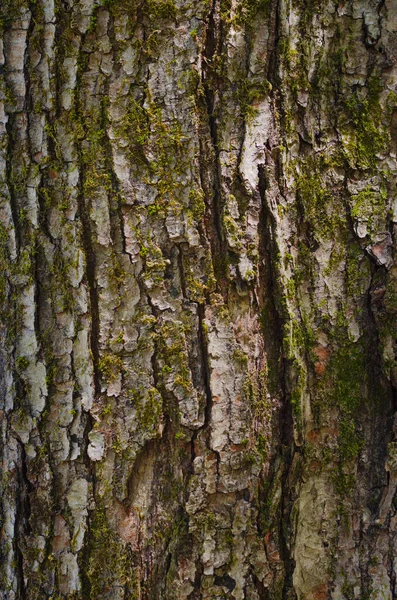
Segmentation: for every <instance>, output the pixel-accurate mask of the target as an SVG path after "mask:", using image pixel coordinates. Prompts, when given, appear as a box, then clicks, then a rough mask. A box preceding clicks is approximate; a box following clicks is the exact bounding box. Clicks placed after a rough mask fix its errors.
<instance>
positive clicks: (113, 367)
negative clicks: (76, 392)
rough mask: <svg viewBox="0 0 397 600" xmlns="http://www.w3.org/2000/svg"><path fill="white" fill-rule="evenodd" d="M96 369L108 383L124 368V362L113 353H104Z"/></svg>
mask: <svg viewBox="0 0 397 600" xmlns="http://www.w3.org/2000/svg"><path fill="white" fill-rule="evenodd" d="M98 369H99V371H100V373H101V374H102V375H103V377H104V378H105V380H106V381H107V382H108V383H111V382H112V381H114V380H115V379H117V377H118V376H119V374H120V373H121V372H122V371H123V369H124V364H123V361H122V359H121V357H120V356H116V355H115V354H105V355H104V356H102V358H100V359H99V361H98Z"/></svg>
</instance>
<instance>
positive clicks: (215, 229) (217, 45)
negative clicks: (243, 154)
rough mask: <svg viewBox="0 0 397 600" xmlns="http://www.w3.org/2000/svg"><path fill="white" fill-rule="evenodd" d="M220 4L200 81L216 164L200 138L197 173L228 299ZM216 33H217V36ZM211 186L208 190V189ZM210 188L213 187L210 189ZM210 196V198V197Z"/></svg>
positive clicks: (217, 272)
mask: <svg viewBox="0 0 397 600" xmlns="http://www.w3.org/2000/svg"><path fill="white" fill-rule="evenodd" d="M218 11H219V7H218V6H217V0H214V1H213V4H212V9H211V12H210V13H209V17H208V23H207V30H206V40H205V46H204V51H203V69H202V83H203V88H204V96H205V113H206V118H207V122H208V128H209V134H210V141H211V145H212V152H213V156H214V159H215V165H209V164H208V162H207V158H204V157H206V155H207V154H208V152H207V149H206V148H205V146H204V145H203V142H202V141H201V138H200V163H201V164H200V176H201V184H202V188H203V190H204V191H206V192H207V193H206V196H207V216H206V221H207V224H208V227H209V229H210V235H209V239H210V243H211V253H212V262H213V267H214V273H215V277H216V280H217V285H218V286H219V291H220V292H221V293H222V294H223V296H224V297H225V299H227V295H228V290H227V246H226V241H225V235H224V231H223V225H222V215H223V201H222V193H221V175H220V160H219V146H218V130H217V128H218V125H217V117H216V95H215V94H216V93H218V92H219V85H218V83H219V82H218V78H217V75H216V73H215V72H214V66H213V65H214V62H215V60H216V58H217V57H218V56H219V55H220V53H221V50H222V33H223V25H222V21H221V20H220V17H219V14H218ZM217 33H218V36H217ZM207 169H211V171H212V175H213V181H212V182H211V183H212V185H211V186H208V185H206V184H205V183H204V182H205V181H206V179H207V175H206V174H205V173H206V170H207ZM209 187H210V189H208V188H209ZM211 188H212V189H211ZM209 197H211V200H209Z"/></svg>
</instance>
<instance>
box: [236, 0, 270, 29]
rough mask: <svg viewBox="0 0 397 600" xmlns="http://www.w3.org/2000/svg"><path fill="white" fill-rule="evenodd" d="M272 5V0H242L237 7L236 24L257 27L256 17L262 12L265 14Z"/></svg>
mask: <svg viewBox="0 0 397 600" xmlns="http://www.w3.org/2000/svg"><path fill="white" fill-rule="evenodd" d="M269 6H270V0H240V2H239V3H238V4H237V8H236V19H235V21H236V24H237V25H245V26H248V27H255V17H256V16H257V15H258V13H260V12H262V13H264V14H265V15H266V14H267V11H268V9H269Z"/></svg>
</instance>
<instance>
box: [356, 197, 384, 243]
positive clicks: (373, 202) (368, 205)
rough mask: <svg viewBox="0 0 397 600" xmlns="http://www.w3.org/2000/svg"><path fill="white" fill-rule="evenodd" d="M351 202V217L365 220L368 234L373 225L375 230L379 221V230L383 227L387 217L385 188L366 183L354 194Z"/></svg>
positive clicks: (371, 231)
mask: <svg viewBox="0 0 397 600" xmlns="http://www.w3.org/2000/svg"><path fill="white" fill-rule="evenodd" d="M351 202H352V209H351V215H352V217H355V218H357V219H360V220H361V221H365V223H366V224H367V227H368V233H369V235H370V236H371V234H372V233H374V227H375V230H376V225H378V224H379V222H380V223H381V224H382V225H383V227H381V228H380V230H382V229H385V220H386V218H387V191H386V189H385V188H383V189H381V190H376V189H373V188H372V186H371V185H368V186H366V187H365V188H364V189H363V190H362V191H361V192H359V193H358V194H354V195H353V196H352V197H351ZM378 230H379V229H378Z"/></svg>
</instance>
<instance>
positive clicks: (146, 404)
mask: <svg viewBox="0 0 397 600" xmlns="http://www.w3.org/2000/svg"><path fill="white" fill-rule="evenodd" d="M145 396H146V397H145V400H144V401H143V400H142V401H140V402H139V404H138V405H137V419H138V422H139V425H140V426H141V427H144V429H145V430H147V431H149V432H152V433H156V432H157V431H158V428H159V424H160V421H161V418H162V415H163V398H162V396H161V394H160V392H159V391H158V389H157V388H155V387H152V388H149V389H148V391H147V393H146V395H145Z"/></svg>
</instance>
